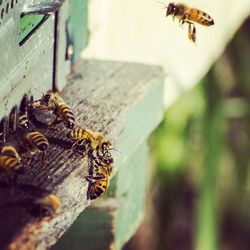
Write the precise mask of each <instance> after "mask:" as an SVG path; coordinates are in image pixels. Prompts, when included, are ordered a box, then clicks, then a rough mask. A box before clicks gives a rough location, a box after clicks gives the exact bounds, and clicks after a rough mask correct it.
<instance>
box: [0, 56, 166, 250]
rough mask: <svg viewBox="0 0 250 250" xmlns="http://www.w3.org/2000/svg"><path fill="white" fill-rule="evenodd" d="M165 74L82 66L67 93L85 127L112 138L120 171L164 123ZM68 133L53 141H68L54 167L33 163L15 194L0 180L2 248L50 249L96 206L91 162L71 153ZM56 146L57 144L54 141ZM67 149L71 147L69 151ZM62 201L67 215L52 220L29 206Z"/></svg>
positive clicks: (52, 154)
mask: <svg viewBox="0 0 250 250" xmlns="http://www.w3.org/2000/svg"><path fill="white" fill-rule="evenodd" d="M163 78H164V75H163V71H162V70H161V68H159V67H156V66H148V65H141V64H131V63H117V62H102V61H95V60H90V61H81V62H79V63H78V64H77V65H76V69H75V75H74V76H73V77H72V79H71V80H69V83H68V84H67V86H66V87H65V89H64V90H63V96H64V98H65V101H66V102H67V103H68V104H69V105H70V106H71V107H72V109H73V111H74V113H75V116H76V120H77V122H78V124H79V125H81V126H85V127H88V128H90V129H92V130H94V131H100V132H102V133H104V134H105V135H106V136H108V137H109V138H110V139H111V141H112V143H113V144H114V146H115V148H117V149H118V150H120V151H121V153H118V152H115V151H114V152H113V155H114V159H115V163H114V165H115V167H116V170H118V171H119V168H122V167H123V165H124V163H125V162H126V159H128V158H129V155H131V154H132V153H133V151H134V150H135V149H136V148H137V147H136V146H137V145H139V144H140V142H142V141H144V140H145V139H146V138H147V137H148V135H149V133H150V132H151V131H152V130H153V129H154V128H155V127H156V126H157V124H158V123H159V122H160V120H161V119H162V114H163V104H162V84H163ZM67 132H68V131H67V130H66V129H64V127H63V126H60V125H59V126H58V127H57V130H53V131H49V132H48V133H47V136H49V137H51V138H56V139H57V141H60V140H61V141H60V142H64V141H65V143H64V144H62V143H60V144H57V143H56V142H55V144H51V146H50V148H49V150H48V160H49V164H48V166H47V167H44V166H42V165H41V163H40V161H39V159H35V161H33V163H32V166H31V167H30V168H29V169H27V170H26V172H25V174H24V175H22V176H20V177H19V180H18V185H17V189H16V190H15V191H11V190H10V189H9V188H8V186H7V185H6V184H5V180H4V177H1V179H0V189H1V191H0V207H1V209H0V215H1V216H0V249H18V250H22V249H38V250H39V249H46V248H48V247H49V246H51V245H52V244H54V243H55V242H56V241H57V240H58V238H59V237H60V236H61V235H62V234H63V233H64V232H65V231H66V230H67V229H68V228H69V226H70V225H71V224H72V223H73V222H74V220H75V219H76V217H77V216H78V215H79V213H80V212H81V211H83V210H84V209H85V208H86V207H87V206H89V205H90V202H89V201H88V200H87V199H86V192H87V187H88V183H87V182H86V181H85V179H84V178H83V176H84V175H86V174H87V162H86V160H83V159H81V158H80V157H79V156H78V155H76V154H75V153H74V152H73V151H72V150H70V149H67V138H66V134H67ZM54 141H56V140H54ZM65 145H66V146H65ZM44 190H47V191H48V192H49V193H50V192H51V193H54V194H56V195H57V196H59V197H60V199H61V201H62V211H61V213H60V214H59V215H58V216H56V217H55V218H53V219H52V220H42V219H37V218H34V217H32V216H31V215H30V214H29V213H28V212H27V207H26V206H27V205H23V204H25V202H23V201H27V200H30V199H34V198H37V197H40V196H41V195H44V193H46V192H45V191H44Z"/></svg>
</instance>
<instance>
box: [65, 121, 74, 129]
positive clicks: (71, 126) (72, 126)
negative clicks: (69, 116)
mask: <svg viewBox="0 0 250 250" xmlns="http://www.w3.org/2000/svg"><path fill="white" fill-rule="evenodd" d="M65 126H66V127H67V128H69V129H73V128H74V127H75V122H73V121H66V122H65Z"/></svg>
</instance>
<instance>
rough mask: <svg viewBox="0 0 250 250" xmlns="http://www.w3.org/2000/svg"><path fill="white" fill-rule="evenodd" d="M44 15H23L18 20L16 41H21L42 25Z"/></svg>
mask: <svg viewBox="0 0 250 250" xmlns="http://www.w3.org/2000/svg"><path fill="white" fill-rule="evenodd" d="M44 17H45V15H25V16H22V17H21V18H20V23H19V33H18V41H19V43H22V41H23V40H24V39H25V38H26V37H28V36H29V35H30V34H31V33H32V31H34V30H35V29H36V28H37V27H38V26H39V24H41V23H42V21H43V19H44Z"/></svg>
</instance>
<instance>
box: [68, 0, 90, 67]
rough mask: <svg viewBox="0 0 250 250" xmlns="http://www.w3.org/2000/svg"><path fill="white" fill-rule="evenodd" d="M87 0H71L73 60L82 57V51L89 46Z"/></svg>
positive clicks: (70, 22) (70, 28)
mask: <svg viewBox="0 0 250 250" xmlns="http://www.w3.org/2000/svg"><path fill="white" fill-rule="evenodd" d="M87 3H88V1H87V0H82V1H79V0H71V6H70V7H71V8H70V20H69V24H68V25H69V33H70V41H69V42H70V43H71V44H72V45H73V55H72V58H71V60H72V62H73V63H75V62H76V61H77V59H78V58H79V57H80V53H81V51H82V50H83V49H84V48H85V47H86V46H87V37H88V36H87V35H88V28H87V24H88V21H87V7H88V4H87Z"/></svg>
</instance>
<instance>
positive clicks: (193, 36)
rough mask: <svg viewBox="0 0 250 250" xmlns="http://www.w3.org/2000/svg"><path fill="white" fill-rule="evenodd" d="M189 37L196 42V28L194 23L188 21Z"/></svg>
mask: <svg viewBox="0 0 250 250" xmlns="http://www.w3.org/2000/svg"><path fill="white" fill-rule="evenodd" d="M188 38H189V40H191V41H192V42H193V43H195V42H196V28H195V26H194V24H193V23H191V22H188Z"/></svg>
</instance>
